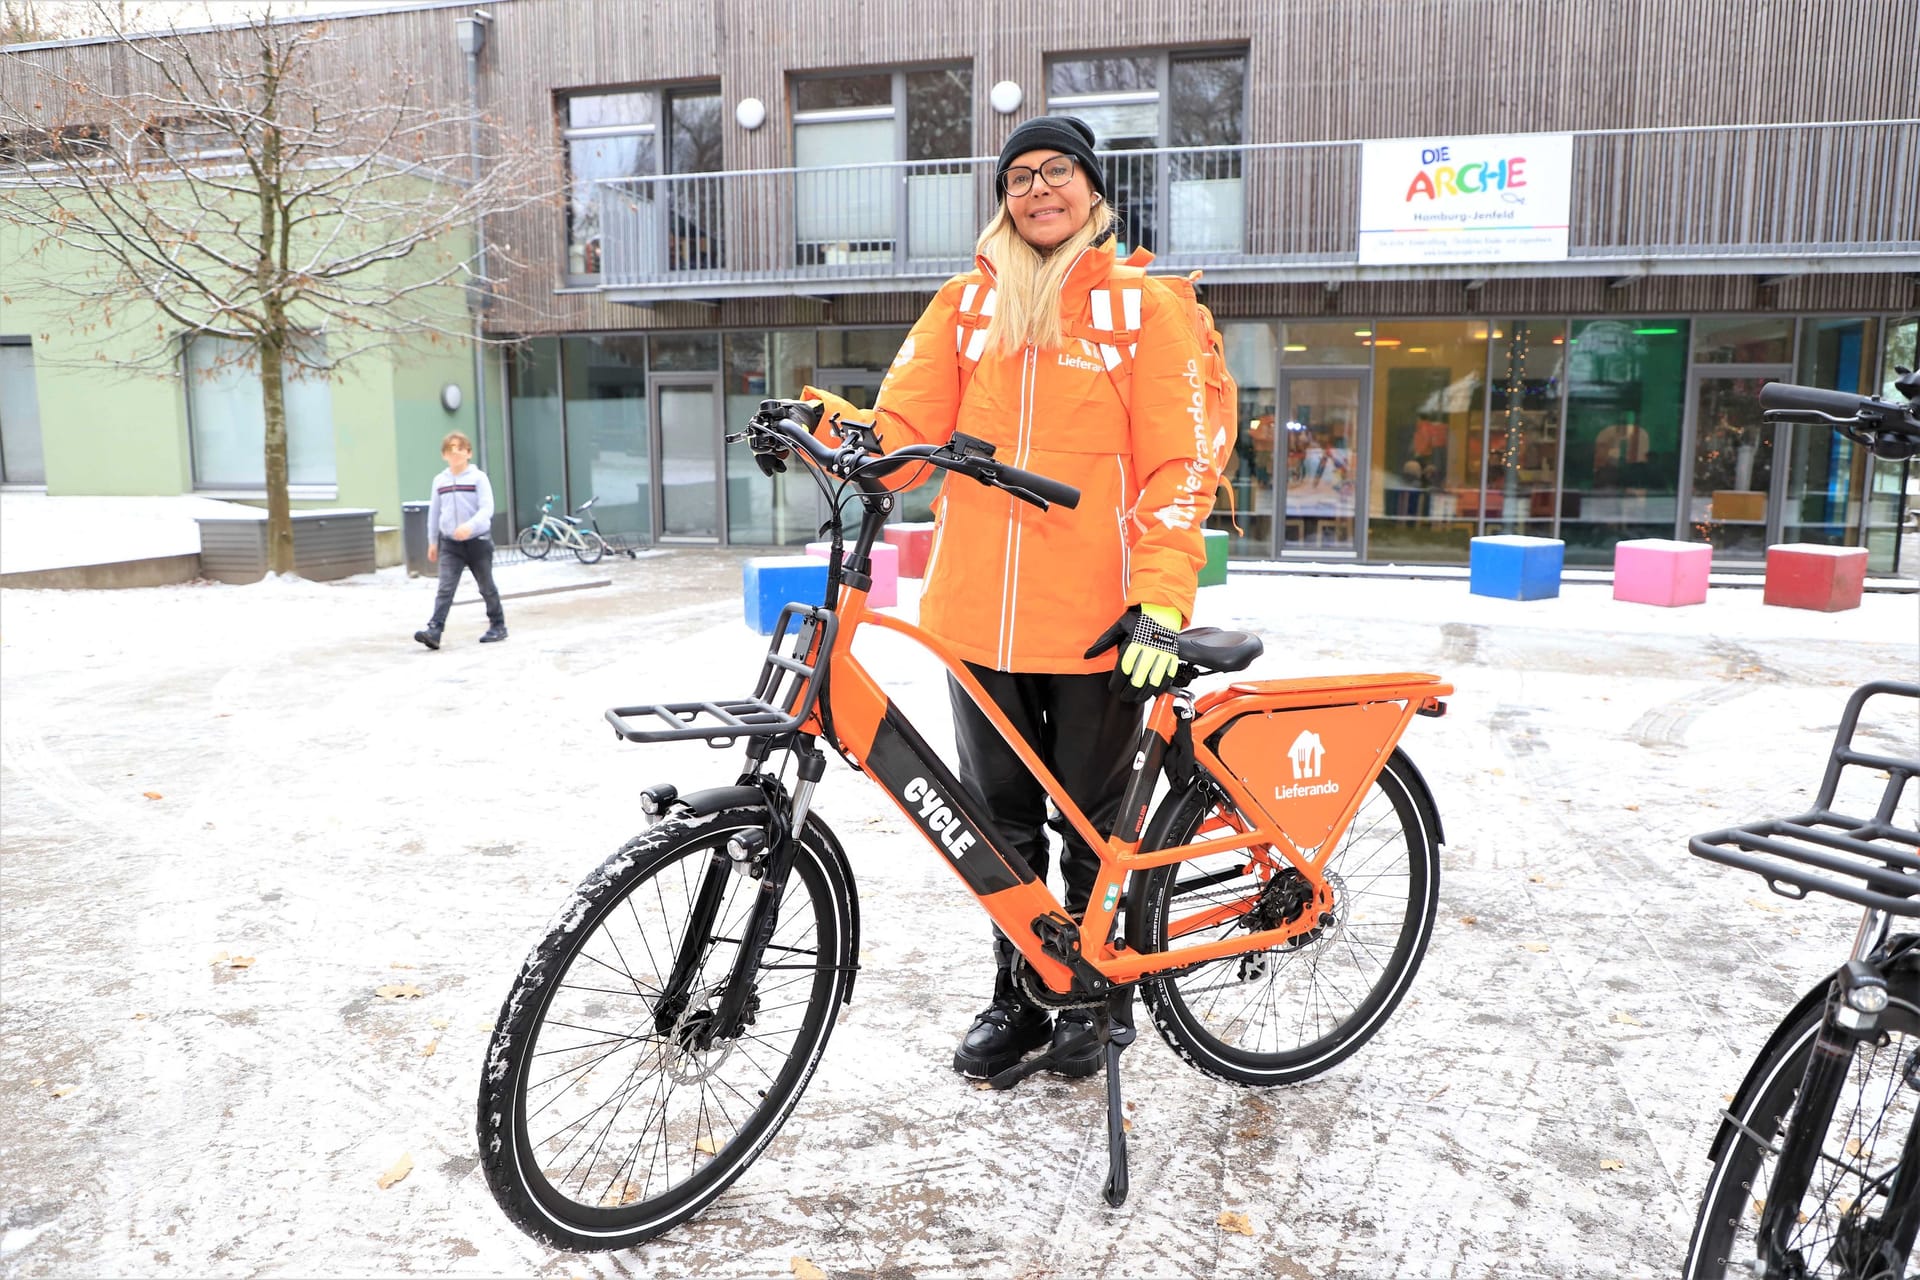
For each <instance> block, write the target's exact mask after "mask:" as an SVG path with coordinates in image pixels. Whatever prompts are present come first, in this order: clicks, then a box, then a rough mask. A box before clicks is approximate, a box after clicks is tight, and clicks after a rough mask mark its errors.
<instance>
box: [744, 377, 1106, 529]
mask: <svg viewBox="0 0 1920 1280" xmlns="http://www.w3.org/2000/svg"><path fill="white" fill-rule="evenodd" d="M815 420H816V421H817V418H816V419H815ZM846 425H847V426H848V427H850V428H852V433H851V434H848V435H847V436H846V437H845V443H843V444H842V445H841V446H840V447H839V448H838V449H835V448H833V447H831V446H829V445H826V444H823V443H822V442H821V441H820V439H819V438H818V437H817V436H815V435H814V434H813V432H812V430H811V429H810V428H811V424H810V423H808V422H805V421H801V420H798V419H796V417H795V416H793V411H792V410H790V409H788V408H787V407H786V405H785V404H784V403H783V402H780V401H766V402H764V403H763V404H762V405H761V410H760V412H759V413H757V414H755V415H754V419H753V423H752V427H757V428H759V429H761V430H765V431H771V432H772V433H774V434H775V435H778V436H779V437H780V438H781V439H782V440H783V441H786V442H789V443H791V444H792V445H794V446H796V447H798V448H799V449H800V450H801V451H802V452H803V453H805V454H806V455H807V456H808V458H809V459H811V460H812V462H813V463H814V465H815V466H817V467H819V468H820V469H821V470H823V471H826V472H829V473H831V474H833V475H837V476H840V477H842V478H843V479H854V478H856V477H858V478H863V479H864V478H873V479H878V478H879V477H881V476H884V475H890V474H892V473H893V472H895V471H898V470H899V469H900V468H901V467H904V466H909V465H911V464H913V463H915V462H924V463H927V464H929V465H931V466H934V467H937V468H939V469H940V470H942V471H957V472H959V473H960V474H961V475H964V476H968V477H970V478H972V479H974V480H977V481H979V482H980V483H981V484H984V485H990V486H992V487H993V488H996V489H1001V490H1004V491H1006V492H1007V493H1009V494H1011V495H1012V496H1014V497H1016V498H1019V499H1020V500H1021V501H1023V502H1029V503H1032V504H1033V505H1034V506H1036V507H1039V508H1040V509H1041V510H1043V511H1044V510H1046V509H1047V507H1048V506H1050V505H1051V504H1053V503H1056V502H1057V503H1059V504H1060V505H1061V506H1063V507H1066V508H1068V509H1069V510H1071V509H1072V508H1074V507H1077V506H1079V505H1080V491H1079V490H1078V489H1076V488H1074V487H1073V486H1072V485H1070V484H1062V483H1061V482H1060V481H1058V480H1055V479H1053V478H1052V477H1050V476H1043V475H1041V474H1039V473H1038V472H1036V471H1028V470H1026V469H1025V468H1024V467H1015V466H1009V465H1008V464H1006V463H1004V462H997V461H995V460H994V458H993V456H992V454H991V453H981V452H970V451H968V450H967V447H966V446H965V445H963V444H962V443H961V442H962V441H965V440H967V439H968V438H967V437H956V439H955V441H953V442H950V443H948V444H943V445H931V444H914V445H906V446H904V447H902V448H899V449H895V450H893V451H891V452H889V453H881V452H879V451H878V450H876V449H874V448H872V447H871V446H869V445H868V444H867V443H866V442H865V441H864V440H862V439H861V438H860V436H861V434H863V433H865V434H869V435H870V433H871V429H870V428H869V427H868V426H867V425H866V424H864V423H848V424H846ZM975 447H976V448H977V447H979V446H978V444H977V442H975ZM956 449H958V450H960V451H959V452H956Z"/></svg>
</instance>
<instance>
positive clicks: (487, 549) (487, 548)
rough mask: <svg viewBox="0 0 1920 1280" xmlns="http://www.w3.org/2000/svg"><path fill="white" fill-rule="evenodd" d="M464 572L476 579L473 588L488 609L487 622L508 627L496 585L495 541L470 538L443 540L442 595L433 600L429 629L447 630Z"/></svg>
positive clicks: (441, 557)
mask: <svg viewBox="0 0 1920 1280" xmlns="http://www.w3.org/2000/svg"><path fill="white" fill-rule="evenodd" d="M462 569H465V570H466V571H467V572H468V573H471V574H472V575H473V585H474V586H476V587H478V588H480V599H481V600H483V601H485V602H486V606H487V621H488V622H489V623H491V624H492V625H494V626H496V627H504V626H506V625H507V615H506V614H505V613H504V612H503V611H502V610H501V608H500V592H499V591H498V590H497V589H495V587H494V585H493V539H492V538H468V539H467V540H466V541H465V542H461V541H459V540H458V539H455V538H442V539H440V593H439V594H438V595H436V596H435V597H434V598H433V621H431V622H429V623H428V624H427V625H428V626H429V627H431V628H432V629H433V630H435V631H440V630H443V629H444V628H445V627H446V625H447V610H448V609H451V608H452V607H453V592H454V589H455V588H456V587H458V586H459V585H460V571H461V570H462Z"/></svg>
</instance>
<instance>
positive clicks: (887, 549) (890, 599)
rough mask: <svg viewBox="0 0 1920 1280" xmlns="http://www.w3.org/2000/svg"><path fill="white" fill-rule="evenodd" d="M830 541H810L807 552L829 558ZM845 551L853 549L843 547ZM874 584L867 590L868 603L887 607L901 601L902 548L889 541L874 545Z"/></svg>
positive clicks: (881, 607)
mask: <svg viewBox="0 0 1920 1280" xmlns="http://www.w3.org/2000/svg"><path fill="white" fill-rule="evenodd" d="M832 546H833V544H832V543H830V542H809V543H808V544H807V554H808V555H810V556H818V557H819V558H820V559H822V560H825V559H826V558H827V552H828V551H829V550H830V549H831V548H832ZM842 550H843V551H846V550H851V548H850V547H843V548H842ZM872 554H873V586H872V587H870V588H869V589H868V590H867V603H868V604H869V605H870V606H872V607H873V608H875V609H887V608H891V607H892V606H894V605H897V604H899V603H900V548H898V547H896V546H894V545H893V544H891V543H887V542H876V543H875V544H874V546H873V553H872Z"/></svg>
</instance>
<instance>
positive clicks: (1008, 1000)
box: [953, 937, 1053, 1080]
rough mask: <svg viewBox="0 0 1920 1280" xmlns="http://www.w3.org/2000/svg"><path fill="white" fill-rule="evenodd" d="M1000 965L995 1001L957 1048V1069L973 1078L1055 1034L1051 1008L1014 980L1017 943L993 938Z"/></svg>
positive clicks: (999, 1067)
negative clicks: (1034, 1000) (1030, 996)
mask: <svg viewBox="0 0 1920 1280" xmlns="http://www.w3.org/2000/svg"><path fill="white" fill-rule="evenodd" d="M993 955H994V960H995V962H996V963H997V965H998V968H997V970H996V972H995V973H994V978H993V1003H992V1004H989V1005H988V1006H987V1007H986V1009H984V1010H983V1011H982V1012H981V1014H980V1016H979V1017H977V1018H975V1019H974V1020H973V1025H972V1026H971V1027H969V1028H967V1034H966V1035H965V1036H963V1037H961V1040H960V1047H959V1048H958V1049H955V1050H954V1051H953V1069H954V1070H955V1071H958V1072H959V1073H960V1074H961V1075H963V1076H966V1077H967V1078H968V1079H970V1080H984V1079H986V1078H987V1077H988V1076H991V1075H995V1074H997V1073H998V1072H1001V1071H1005V1070H1006V1069H1007V1068H1008V1067H1010V1066H1012V1065H1013V1064H1014V1063H1016V1062H1018V1061H1020V1059H1021V1058H1023V1057H1025V1056H1026V1055H1027V1054H1028V1053H1029V1052H1031V1051H1032V1050H1034V1049H1038V1048H1039V1047H1040V1046H1041V1045H1043V1044H1045V1043H1047V1041H1048V1040H1049V1039H1050V1038H1051V1037H1052V1035H1053V1019H1051V1018H1050V1017H1048V1016H1047V1011H1046V1010H1045V1009H1042V1008H1040V1007H1039V1006H1037V1005H1035V1004H1033V1003H1032V1002H1031V1001H1029V1000H1028V999H1027V998H1026V997H1025V996H1023V995H1021V994H1020V991H1019V989H1018V988H1016V987H1015V986H1014V983H1013V968H1012V966H1013V946H1012V944H1011V943H1008V942H1007V941H1006V939H1004V938H999V937H996V938H995V939H994V940H993Z"/></svg>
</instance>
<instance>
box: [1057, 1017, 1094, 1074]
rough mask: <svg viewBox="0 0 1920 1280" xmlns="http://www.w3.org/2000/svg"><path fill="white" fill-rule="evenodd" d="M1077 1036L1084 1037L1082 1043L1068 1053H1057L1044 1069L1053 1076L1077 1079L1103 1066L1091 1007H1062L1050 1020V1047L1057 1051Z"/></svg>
mask: <svg viewBox="0 0 1920 1280" xmlns="http://www.w3.org/2000/svg"><path fill="white" fill-rule="evenodd" d="M1080 1036H1085V1037H1086V1043H1085V1044H1084V1045H1082V1046H1081V1047H1080V1048H1078V1049H1075V1050H1073V1051H1072V1052H1070V1053H1064V1054H1061V1055H1060V1056H1059V1057H1058V1058H1056V1059H1054V1061H1053V1064H1052V1065H1051V1066H1049V1067H1048V1068H1047V1070H1049V1071H1051V1072H1053V1074H1055V1075H1057V1076H1072V1077H1074V1078H1075V1079H1079V1078H1081V1077H1083V1076H1090V1075H1093V1074H1094V1073H1095V1072H1097V1071H1099V1070H1100V1069H1101V1068H1102V1067H1104V1066H1106V1064H1107V1053H1106V1046H1105V1045H1103V1044H1101V1043H1100V1042H1099V1041H1098V1040H1096V1039H1094V1038H1093V1010H1092V1009H1067V1010H1064V1011H1063V1012H1062V1013H1061V1014H1060V1017H1059V1019H1058V1020H1057V1021H1055V1023H1054V1024H1053V1047H1054V1049H1055V1050H1056V1051H1057V1050H1059V1049H1061V1048H1063V1047H1064V1046H1065V1045H1066V1044H1067V1043H1068V1042H1069V1041H1071V1040H1074V1039H1076V1038H1078V1037H1080Z"/></svg>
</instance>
